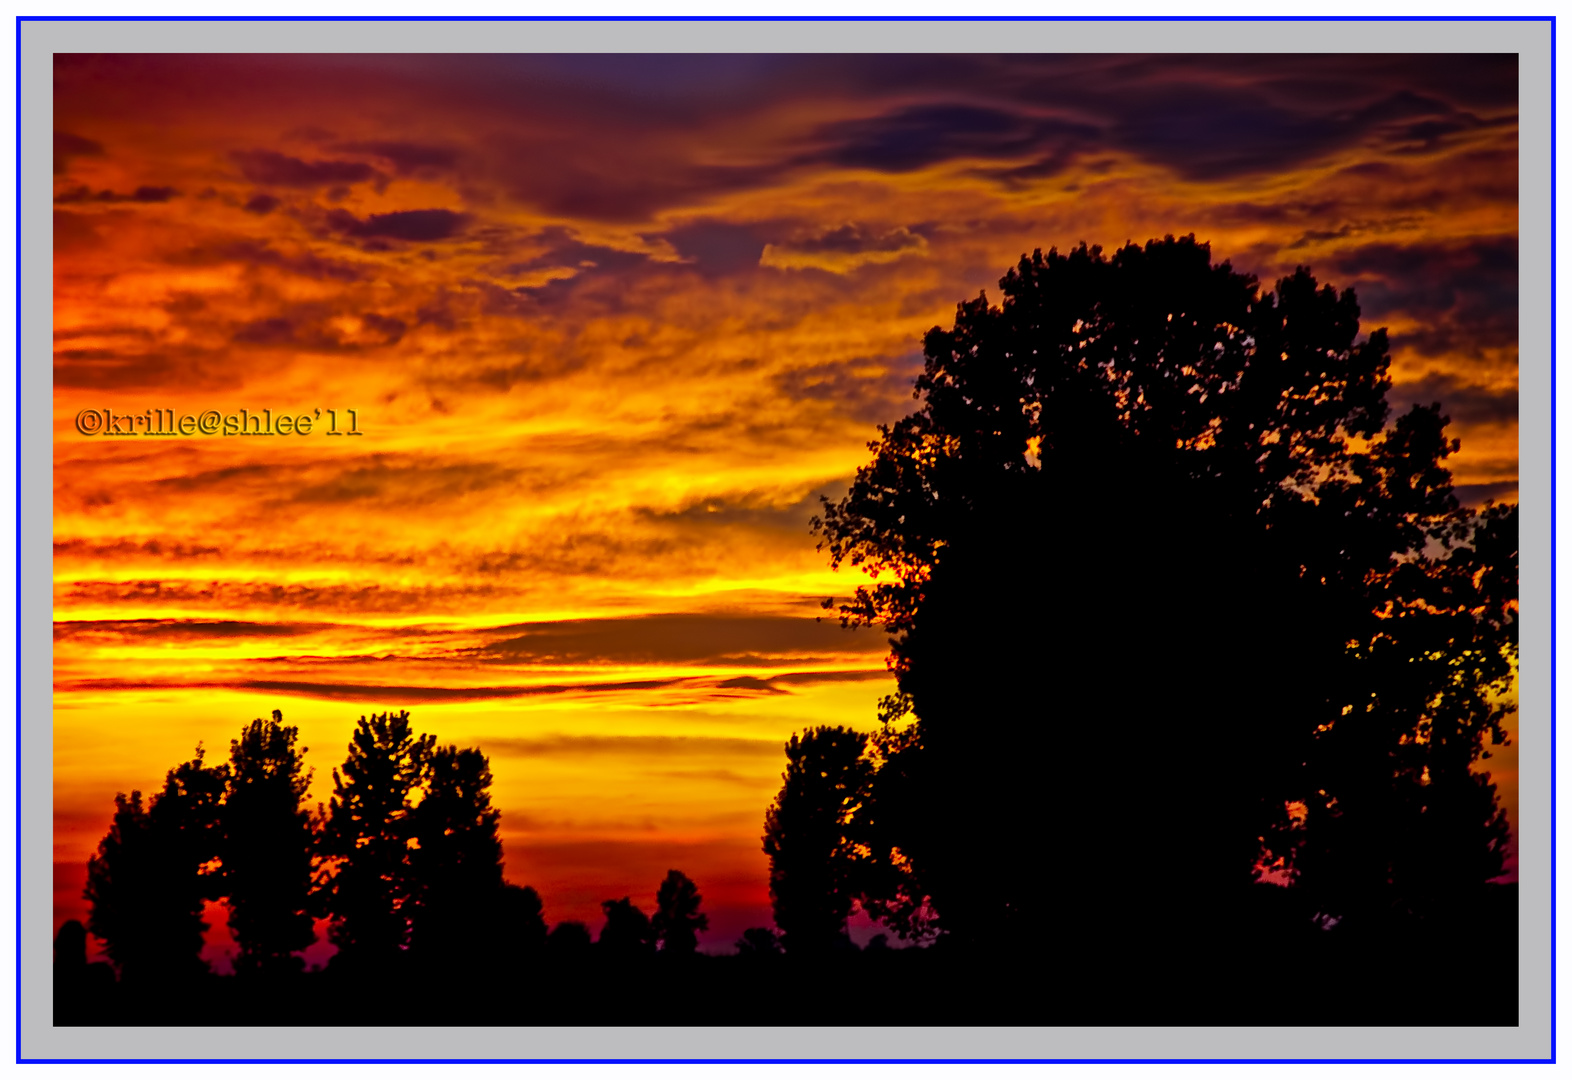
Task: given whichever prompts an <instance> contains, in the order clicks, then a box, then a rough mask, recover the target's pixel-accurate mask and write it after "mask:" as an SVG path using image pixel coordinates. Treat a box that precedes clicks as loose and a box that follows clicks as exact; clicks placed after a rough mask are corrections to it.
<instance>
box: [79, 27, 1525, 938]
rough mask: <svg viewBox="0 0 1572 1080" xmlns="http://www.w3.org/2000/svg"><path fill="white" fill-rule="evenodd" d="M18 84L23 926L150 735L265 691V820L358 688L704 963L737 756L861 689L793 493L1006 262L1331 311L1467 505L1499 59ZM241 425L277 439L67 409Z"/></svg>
mask: <svg viewBox="0 0 1572 1080" xmlns="http://www.w3.org/2000/svg"><path fill="white" fill-rule="evenodd" d="M54 94H55V97H54V110H55V111H54V119H55V129H56V131H55V144H54V146H55V162H54V173H55V176H54V180H55V215H54V220H55V227H54V245H55V246H54V282H55V285H54V290H55V291H54V296H55V301H54V345H55V358H54V385H55V392H54V430H55V443H54V541H55V546H54V554H55V560H54V618H55V642H54V678H55V683H54V685H55V697H54V769H55V772H54V794H55V810H54V813H55V860H56V866H55V917H56V922H57V924H58V922H60V921H63V920H64V919H67V918H72V917H77V918H85V904H84V902H83V901H82V900H81V890H82V886H83V883H84V881H85V876H86V874H85V862H86V859H87V858H88V856H89V854H90V853H91V852H92V851H93V849H94V848H95V846H96V844H97V842H98V840H99V838H100V837H101V836H102V835H103V833H104V832H105V830H106V829H107V828H108V825H109V819H110V816H111V814H112V813H113V809H114V807H113V797H114V795H115V793H116V792H117V791H129V790H131V789H133V788H139V789H141V790H143V791H144V792H148V791H151V790H155V789H157V788H158V787H159V786H160V785H161V783H162V778H163V774H164V772H165V770H167V769H168V768H170V767H171V766H173V765H175V764H176V763H178V762H179V761H181V760H185V759H188V758H189V757H190V756H191V751H192V748H193V747H194V746H195V745H196V744H197V742H198V741H199V740H200V741H201V742H202V743H203V744H204V746H206V747H207V748H209V750H210V757H211V759H213V760H223V759H224V758H225V757H226V756H227V752H228V745H229V740H230V739H231V738H233V737H234V736H235V735H236V734H237V733H238V731H239V728H240V726H241V725H242V724H243V723H244V722H246V721H249V720H251V719H253V718H256V717H265V716H267V715H268V713H269V712H270V711H271V710H272V709H274V708H279V709H282V710H283V713H284V718H285V721H286V723H290V724H296V725H298V726H299V727H300V729H301V733H302V741H303V742H304V743H305V744H306V745H307V746H308V747H309V748H310V752H309V754H308V755H307V761H308V762H309V763H310V764H311V765H313V766H314V767H315V769H316V778H315V783H314V785H313V788H312V793H311V798H312V802H313V805H314V804H315V803H316V802H317V801H319V800H320V801H326V799H327V798H328V796H329V795H330V794H331V789H332V780H331V776H330V772H331V769H332V767H333V766H334V765H336V764H338V763H340V762H342V760H343V758H344V752H345V747H346V745H347V743H348V740H349V736H350V733H351V731H352V729H353V727H354V723H355V720H356V718H357V717H358V716H360V715H361V714H363V713H367V712H370V711H373V710H375V711H378V712H380V711H383V710H385V709H393V710H397V709H400V708H407V709H409V710H410V711H411V713H412V714H413V718H414V721H415V723H416V726H417V727H418V728H419V729H420V730H422V731H429V732H432V733H435V734H436V735H437V736H438V738H439V740H441V741H443V742H450V741H451V742H457V743H459V744H460V745H478V746H480V747H481V748H482V749H483V750H484V751H485V752H486V753H487V754H488V755H489V756H490V758H491V763H492V769H493V772H494V774H495V777H496V780H495V788H494V797H495V800H496V803H497V805H498V806H500V808H501V810H502V829H503V834H504V841H505V847H506V859H507V875H508V877H509V879H510V880H512V881H515V882H518V883H520V884H532V885H534V886H535V887H536V888H537V889H539V890H540V892H541V894H542V896H543V898H544V900H545V906H546V916H547V918H548V920H549V921H551V922H557V921H559V920H563V919H579V920H582V921H585V922H587V923H588V924H589V925H590V927H591V929H592V931H593V930H595V929H598V927H599V925H600V922H601V921H602V920H601V917H600V912H599V902H600V901H601V900H604V899H608V898H618V897H621V896H624V895H630V896H632V897H633V899H634V900H635V902H637V903H639V904H640V905H641V906H642V907H644V908H645V909H646V910H650V909H651V908H652V907H653V900H654V894H655V889H656V886H657V885H658V883H659V881H660V879H661V877H662V876H664V874H665V872H666V870H667V869H669V868H679V869H681V870H683V871H685V872H686V873H688V875H689V876H690V877H692V878H693V879H694V880H695V881H696V882H697V883H698V885H699V888H700V891H701V892H702V893H703V894H704V898H705V909H706V910H707V911H708V912H709V914H710V919H711V931H710V933H709V934H708V935H707V936H706V937H705V938H704V939H703V940H704V946H705V948H707V949H710V950H714V951H725V950H726V949H729V948H730V946H731V943H732V942H734V941H735V940H736V938H737V937H738V936H739V935H740V933H741V931H742V930H743V929H744V928H746V927H748V926H753V925H768V924H769V922H770V917H769V898H768V881H767V862H766V859H765V856H764V855H763V853H762V852H761V850H760V841H759V837H760V834H761V832H762V823H763V816H764V809H765V807H766V805H767V804H768V803H769V801H770V799H771V797H772V796H773V794H774V792H775V790H776V789H777V787H778V786H779V781H780V773H781V771H782V769H783V768H784V755H783V753H782V744H783V743H784V741H785V740H786V739H787V738H788V737H789V736H790V735H791V734H792V732H794V731H798V730H801V729H803V728H804V727H807V726H809V725H814V724H824V723H840V724H849V725H852V726H856V727H859V728H863V729H868V730H871V729H873V728H875V727H876V726H877V719H876V703H877V700H878V698H879V697H880V696H881V695H883V694H885V693H888V692H889V691H890V690H891V689H892V687H893V681H892V680H891V679H890V677H889V676H888V675H887V674H886V672H885V668H884V661H883V657H884V653H885V649H886V643H885V640H884V638H883V636H882V635H880V634H878V633H876V632H870V631H867V630H862V631H856V632H852V631H844V630H841V629H840V628H839V626H838V625H837V624H836V623H835V622H834V621H833V620H826V621H824V622H822V623H821V622H816V621H815V617H816V616H818V615H820V614H821V612H820V610H819V601H821V600H822V599H823V598H825V597H827V596H841V597H844V596H846V595H847V594H849V593H850V591H851V590H852V588H853V587H854V586H855V585H856V584H857V583H858V579H857V578H856V577H855V576H854V575H853V574H852V573H850V572H844V573H834V572H831V571H830V569H829V567H828V562H827V557H826V556H825V555H824V554H822V553H819V552H816V551H815V548H814V538H813V537H812V536H811V535H810V533H809V528H808V519H809V518H810V516H811V515H812V514H813V513H814V512H815V511H816V509H817V507H818V496H819V495H821V494H827V495H830V496H831V497H832V498H833V497H836V496H838V495H839V494H840V493H841V492H843V491H844V490H845V486H846V484H847V483H848V481H849V480H850V478H851V476H852V474H853V473H854V472H855V470H856V468H857V467H858V466H859V465H860V464H862V463H863V462H864V461H865V460H867V458H868V456H869V452H868V449H867V447H866V443H867V442H868V441H869V440H870V439H871V438H874V437H875V436H876V434H877V433H876V430H875V425H876V424H878V423H881V422H889V421H893V420H895V419H897V418H899V417H900V416H902V415H903V414H905V413H906V412H908V411H910V410H911V409H912V408H914V407H915V402H913V401H912V399H911V396H910V386H911V380H912V377H913V376H914V374H915V373H916V372H917V371H919V370H920V369H921V352H920V342H921V337H922V334H923V333H924V332H925V331H926V330H927V329H929V328H930V327H932V326H934V325H936V324H942V325H944V326H949V325H950V323H951V321H952V319H953V316H954V311H955V305H956V303H957V302H958V301H960V300H962V299H966V298H969V297H974V296H976V295H977V293H978V292H979V291H980V290H987V291H988V294H989V296H990V297H991V298H993V299H995V300H997V298H998V292H997V281H998V279H999V277H1000V276H1001V275H1002V274H1003V272H1004V271H1005V270H1006V269H1007V268H1008V267H1009V266H1010V265H1011V264H1012V263H1014V262H1015V261H1016V260H1017V259H1019V258H1020V256H1021V255H1022V254H1024V253H1027V252H1030V251H1031V250H1032V249H1033V248H1035V247H1041V248H1043V249H1044V250H1046V249H1047V248H1048V247H1050V246H1058V247H1060V248H1061V249H1063V248H1065V247H1068V246H1071V245H1074V244H1078V243H1079V242H1081V241H1083V240H1084V241H1087V242H1089V243H1093V244H1101V245H1103V246H1104V247H1105V248H1112V247H1114V246H1116V245H1120V244H1123V243H1124V242H1125V241H1127V240H1133V241H1137V242H1144V241H1145V240H1147V239H1149V238H1151V237H1154V236H1162V235H1164V234H1169V233H1172V234H1181V235H1182V234H1185V233H1192V232H1193V233H1194V234H1195V235H1196V236H1197V238H1198V239H1200V240H1204V241H1209V242H1210V243H1211V245H1212V251H1213V254H1214V257H1215V258H1217V259H1219V260H1220V259H1223V258H1227V259H1230V260H1231V261H1232V263H1233V265H1234V267H1235V268H1236V269H1239V270H1242V271H1246V272H1249V273H1253V274H1256V275H1257V276H1259V277H1260V278H1261V279H1262V280H1263V281H1264V282H1267V283H1270V282H1272V281H1274V280H1275V279H1276V278H1277V277H1278V276H1281V275H1284V274H1287V273H1290V272H1292V270H1293V269H1294V268H1295V266H1297V265H1301V264H1302V265H1308V266H1310V267H1311V268H1312V269H1313V271H1314V272H1315V273H1316V274H1317V276H1318V277H1319V278H1320V279H1321V280H1322V281H1326V282H1331V283H1333V284H1335V285H1336V286H1338V287H1339V288H1344V287H1350V286H1352V287H1354V288H1355V289H1356V290H1357V292H1358V294H1359V298H1360V302H1361V305H1362V307H1363V311H1364V320H1363V325H1364V327H1365V328H1366V329H1367V330H1368V329H1373V328H1375V327H1377V326H1386V327H1388V328H1389V329H1390V331H1391V337H1392V355H1393V378H1394V381H1395V386H1394V388H1393V391H1392V394H1391V398H1392V400H1393V402H1394V404H1395V405H1396V406H1397V407H1398V408H1399V409H1403V408H1406V407H1407V406H1408V405H1409V404H1411V403H1414V402H1421V403H1429V402H1431V401H1436V400H1439V401H1441V402H1442V403H1443V406H1444V409H1445V411H1446V412H1447V414H1449V415H1450V416H1451V417H1452V421H1453V428H1452V433H1453V434H1455V435H1457V436H1458V437H1460V438H1461V439H1462V451H1461V453H1460V454H1459V455H1457V456H1456V457H1455V458H1454V459H1453V470H1454V475H1455V478H1456V481H1457V483H1458V484H1459V485H1460V487H1459V495H1460V497H1461V498H1462V500H1463V501H1465V502H1467V503H1470V504H1473V505H1478V504H1479V503H1482V502H1483V500H1484V499H1486V498H1496V499H1498V500H1501V499H1505V500H1509V501H1510V500H1515V499H1516V497H1517V496H1516V492H1517V468H1518V449H1517V438H1518V429H1517V412H1518V409H1517V372H1518V353H1517V326H1518V277H1517V275H1518V269H1517V265H1518V259H1517V242H1518V237H1517V227H1518V226H1517V221H1518V204H1517V184H1518V164H1517V152H1518V147H1517V139H1518V128H1517V65H1516V57H1515V55H1500V56H1472V57H1471V56H1459V55H1444V56H1419V55H1414V56H1379V55H1359V56H1310V55H1305V56H1287V55H1276V56H1273V55H1266V56H1263V55H1248V56H1244V55H1228V56H1198V55H1176V56H1159V57H1151V56H1141V57H1137V56H1107V55H1081V56H916V55H910V56H908V55H885V56H856V55H838V56H829V55H825V56H813V55H779V56H742V55H705V56H697V55H695V56H687V55H618V56H600V55H550V56H548V55H536V56H484V55H477V56H472V55H465V56H409V55H354V56H321V55H316V56H312V55H298V56H247V55H228V56H200V55H189V56H185V55H179V56H177V55H168V56H148V55H115V56H85V55H66V54H57V55H56V57H55V86H54ZM264 408H265V409H269V410H272V412H273V413H275V414H276V413H278V412H280V411H282V412H287V413H289V414H291V415H299V414H302V413H313V411H314V410H321V416H320V418H318V419H316V421H315V424H316V426H315V427H314V428H313V431H312V432H311V433H310V434H308V435H295V434H290V435H277V436H271V437H257V436H253V437H225V436H222V435H215V436H211V437H203V436H200V435H197V436H193V437H176V438H149V437H143V436H132V437H122V438H114V437H110V436H107V435H103V434H99V435H93V436H85V435H83V434H81V433H80V432H79V430H78V425H77V416H78V414H79V412H81V411H82V410H85V409H86V410H100V411H102V410H106V409H107V410H110V411H111V412H112V413H115V414H141V413H144V412H145V410H148V409H168V410H173V413H174V415H175V416H177V417H178V416H180V415H184V414H191V415H196V414H200V413H202V412H204V411H206V410H209V409H213V410H218V411H219V412H220V413H221V414H230V413H237V412H239V411H240V410H241V409H248V410H252V411H257V410H262V409H264ZM329 409H334V410H337V412H336V414H335V415H336V416H337V422H338V425H339V427H340V428H341V429H342V428H347V423H348V418H347V414H346V413H345V412H344V410H346V409H354V410H355V411H356V426H357V427H358V429H359V430H360V431H361V432H363V434H361V435H359V436H338V437H335V436H332V435H328V434H327V433H326V430H325V429H326V427H327V417H328V413H327V410H329ZM1515 755H1516V748H1515V746H1514V747H1512V748H1509V749H1507V750H1505V751H1497V753H1496V756H1495V758H1494V759H1493V760H1492V762H1491V763H1490V764H1491V766H1492V771H1493V774H1494V775H1495V776H1496V778H1497V780H1498V781H1499V782H1500V783H1501V785H1502V793H1503V798H1504V801H1505V802H1506V804H1507V805H1508V806H1509V808H1512V809H1513V810H1515V803H1516V780H1515V760H1516V758H1515ZM214 921H216V922H221V921H222V915H221V913H216V915H215V919H214ZM221 938H222V935H215V940H214V944H213V946H212V947H211V949H210V954H211V955H212V956H213V957H214V958H215V959H218V958H220V957H221V956H222V953H223V948H224V944H223V941H222V940H221ZM320 954H321V949H318V950H317V952H315V953H313V956H319V955H320Z"/></svg>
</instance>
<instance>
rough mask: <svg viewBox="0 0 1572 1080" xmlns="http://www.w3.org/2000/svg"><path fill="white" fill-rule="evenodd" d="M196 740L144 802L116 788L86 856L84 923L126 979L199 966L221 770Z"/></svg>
mask: <svg viewBox="0 0 1572 1080" xmlns="http://www.w3.org/2000/svg"><path fill="white" fill-rule="evenodd" d="M202 756H203V754H202V748H201V747H200V746H198V747H197V750H196V755H195V757H194V759H193V760H191V761H189V762H186V763H185V764H182V765H180V766H178V767H177V768H174V769H171V770H170V771H169V773H168V775H167V776H166V777H165V779H164V787H163V790H162V791H160V792H159V793H157V794H156V795H154V796H153V798H152V800H151V801H150V803H149V805H148V806H147V807H144V806H143V804H142V793H141V792H139V791H133V792H132V793H131V796H130V797H129V798H127V797H126V796H125V795H123V794H120V795H116V796H115V816H114V821H113V823H112V824H111V826H110V829H109V833H108V834H107V835H106V836H105V837H104V838H103V840H102V841H101V842H100V843H99V845H98V852H97V854H96V855H94V856H93V857H92V858H91V859H89V860H88V864H87V888H86V889H85V890H84V891H83V896H84V898H85V899H86V900H87V901H88V903H89V904H90V905H91V912H90V914H89V916H88V923H87V928H88V929H89V930H91V931H92V932H93V934H94V935H95V936H97V937H98V938H99V939H100V940H102V941H103V942H104V952H105V953H106V954H107V955H108V956H109V958H110V960H111V961H112V962H113V963H114V964H115V966H116V968H117V969H118V970H119V972H120V975H121V978H122V979H124V980H126V981H128V982H132V983H153V982H167V981H169V980H178V979H189V978H192V977H195V976H197V975H200V974H202V973H204V972H205V971H206V970H207V964H206V963H205V962H204V961H203V960H202V959H201V952H202V944H203V934H204V932H205V931H206V930H207V923H206V922H204V921H203V920H202V906H203V903H204V901H206V900H210V899H216V898H217V893H216V891H215V885H216V880H217V879H216V875H215V874H214V873H212V872H211V868H212V866H213V864H214V861H215V859H216V856H217V854H218V841H219V838H218V808H219V801H220V799H221V797H222V794H223V791H224V786H225V782H226V780H227V777H228V770H227V769H225V768H223V767H219V768H216V769H209V768H205V767H204V766H203V764H202Z"/></svg>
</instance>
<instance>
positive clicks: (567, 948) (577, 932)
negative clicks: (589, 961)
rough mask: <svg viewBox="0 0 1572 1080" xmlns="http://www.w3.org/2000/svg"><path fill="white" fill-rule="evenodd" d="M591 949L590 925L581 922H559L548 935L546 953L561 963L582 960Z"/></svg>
mask: <svg viewBox="0 0 1572 1080" xmlns="http://www.w3.org/2000/svg"><path fill="white" fill-rule="evenodd" d="M589 951H590V932H589V927H587V926H585V925H584V924H583V923H581V922H575V921H573V920H571V919H570V920H568V921H566V922H559V923H558V924H557V925H556V926H554V927H552V928H551V933H549V934H547V935H546V955H547V956H549V957H551V958H552V959H553V960H555V961H557V962H559V963H562V962H570V963H571V962H578V961H582V960H583V959H584V958H585V957H587V956H588V955H589Z"/></svg>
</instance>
